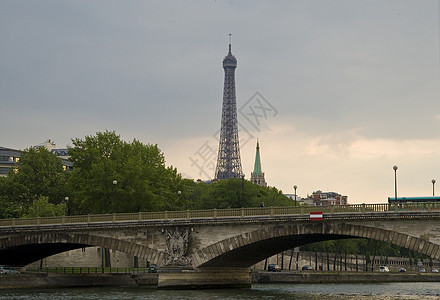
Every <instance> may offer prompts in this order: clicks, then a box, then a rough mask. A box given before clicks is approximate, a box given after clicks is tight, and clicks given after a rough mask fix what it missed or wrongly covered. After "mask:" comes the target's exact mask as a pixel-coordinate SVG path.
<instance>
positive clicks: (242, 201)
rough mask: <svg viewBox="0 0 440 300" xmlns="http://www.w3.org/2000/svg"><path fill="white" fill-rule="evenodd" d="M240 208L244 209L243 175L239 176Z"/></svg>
mask: <svg viewBox="0 0 440 300" xmlns="http://www.w3.org/2000/svg"><path fill="white" fill-rule="evenodd" d="M241 207H244V174H241Z"/></svg>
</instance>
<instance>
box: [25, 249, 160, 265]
mask: <svg viewBox="0 0 440 300" xmlns="http://www.w3.org/2000/svg"><path fill="white" fill-rule="evenodd" d="M107 253H109V254H110V258H109V259H107V261H108V260H109V261H110V266H111V267H113V268H133V267H146V266H147V261H146V260H143V259H136V258H135V257H134V256H133V255H130V254H127V253H124V252H121V251H116V250H111V249H109V251H107ZM136 260H137V262H136ZM105 262H106V258H105V251H103V248H100V247H87V248H81V249H76V250H71V251H67V252H63V253H59V254H56V255H52V256H49V257H46V258H44V259H42V260H41V261H36V262H34V263H32V264H30V265H27V266H26V267H27V268H38V267H42V268H49V267H101V266H103V265H104V266H107V267H109V265H108V264H106V263H105ZM152 263H154V262H152ZM136 264H137V265H136Z"/></svg>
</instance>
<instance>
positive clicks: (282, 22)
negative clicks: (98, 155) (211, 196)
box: [0, 0, 440, 203]
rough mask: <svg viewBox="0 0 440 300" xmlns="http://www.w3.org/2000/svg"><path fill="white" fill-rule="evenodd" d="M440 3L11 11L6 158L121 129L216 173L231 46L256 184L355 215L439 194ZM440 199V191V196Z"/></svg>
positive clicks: (1, 72)
mask: <svg viewBox="0 0 440 300" xmlns="http://www.w3.org/2000/svg"><path fill="white" fill-rule="evenodd" d="M439 3H440V1H438V0H435V1H434V0H432V1H427V0H420V1H402V0H399V1H391V0H390V1H386V0H385V1H384V0H380V1H355V0H346V1H327V0H326V1H309V0H304V1H232V0H231V1H220V0H217V1H111V0H105V1H104V0H102V1H90V0H84V1H81V0H78V1H61V0H57V1H54V0H45V1H34V0H32V1H30V0H29V1H15V0H14V1H9V0H2V1H0V104H1V108H0V126H1V130H0V146H3V147H9V148H14V149H25V148H27V147H29V146H32V145H37V144H40V143H42V142H44V141H45V140H46V139H52V140H53V141H54V142H55V143H56V144H57V146H58V147H59V148H63V147H66V145H71V139H72V138H84V137H85V136H86V135H94V134H95V133H96V132H98V131H104V130H106V129H107V130H114V131H116V133H118V134H119V135H121V138H122V139H124V140H126V141H131V140H132V139H133V138H136V139H138V140H140V141H141V142H143V143H152V144H156V143H157V144H158V145H159V148H160V149H161V150H162V151H163V152H164V154H165V157H166V161H167V164H168V165H173V166H175V167H177V169H178V171H179V172H181V173H182V174H183V175H184V176H185V177H189V178H194V179H198V178H201V179H209V178H212V177H213V176H214V168H215V163H216V158H217V148H218V140H217V135H218V131H219V128H220V122H221V108H222V95H223V79H224V73H223V68H222V60H223V58H224V57H225V56H226V54H227V51H228V34H229V33H231V34H232V52H233V54H234V55H235V56H236V58H237V60H238V67H237V69H236V87H237V107H238V110H239V113H238V121H239V123H240V146H241V160H242V165H243V171H244V172H245V174H246V178H247V179H249V178H250V173H251V171H252V170H253V163H254V159H255V146H256V141H257V138H258V139H259V141H260V147H261V159H262V168H263V171H264V172H265V177H266V181H267V182H268V184H269V185H270V186H275V187H277V188H279V189H281V190H282V191H283V192H284V193H293V188H292V187H293V185H297V186H298V190H297V192H298V195H299V196H302V197H305V196H307V194H311V193H312V192H313V191H316V190H323V191H335V192H338V193H341V194H343V195H348V199H349V202H350V203H363V202H364V203H383V202H386V200H387V197H388V196H393V195H394V171H393V169H392V167H393V165H398V167H399V169H398V171H397V175H398V194H399V196H430V195H432V183H431V179H436V180H437V181H438V184H440V131H439V129H440V101H439V99H440V62H439V59H440V48H439V44H440V33H439V29H440V21H439V14H440V4H439ZM436 190H438V192H437V191H436V193H437V194H438V195H440V186H439V187H438V189H436Z"/></svg>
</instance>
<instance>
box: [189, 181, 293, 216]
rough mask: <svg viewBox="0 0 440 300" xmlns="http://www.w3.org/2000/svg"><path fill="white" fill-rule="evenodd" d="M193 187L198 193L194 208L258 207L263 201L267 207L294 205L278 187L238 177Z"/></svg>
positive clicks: (195, 197) (193, 203)
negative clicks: (258, 183)
mask: <svg viewBox="0 0 440 300" xmlns="http://www.w3.org/2000/svg"><path fill="white" fill-rule="evenodd" d="M193 189H194V193H196V194H197V195H196V196H194V197H193V199H194V201H192V202H191V203H192V208H194V209H213V208H219V209H221V208H239V207H242V206H243V207H258V205H259V204H260V203H261V202H263V201H264V203H265V205H266V206H267V207H269V206H289V205H292V200H291V199H289V198H288V197H286V196H284V195H283V193H282V192H281V191H279V190H277V189H276V188H274V187H263V186H259V185H257V184H253V183H251V182H250V181H248V180H243V179H238V178H229V179H225V180H219V181H215V182H212V183H197V184H196V187H195V188H193Z"/></svg>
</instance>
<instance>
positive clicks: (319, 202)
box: [308, 190, 348, 206]
mask: <svg viewBox="0 0 440 300" xmlns="http://www.w3.org/2000/svg"><path fill="white" fill-rule="evenodd" d="M308 198H310V199H312V200H313V205H316V206H326V205H346V204H348V197H347V196H342V195H341V194H338V193H335V192H322V191H320V190H318V191H316V192H313V193H312V195H311V196H309V197H308Z"/></svg>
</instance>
